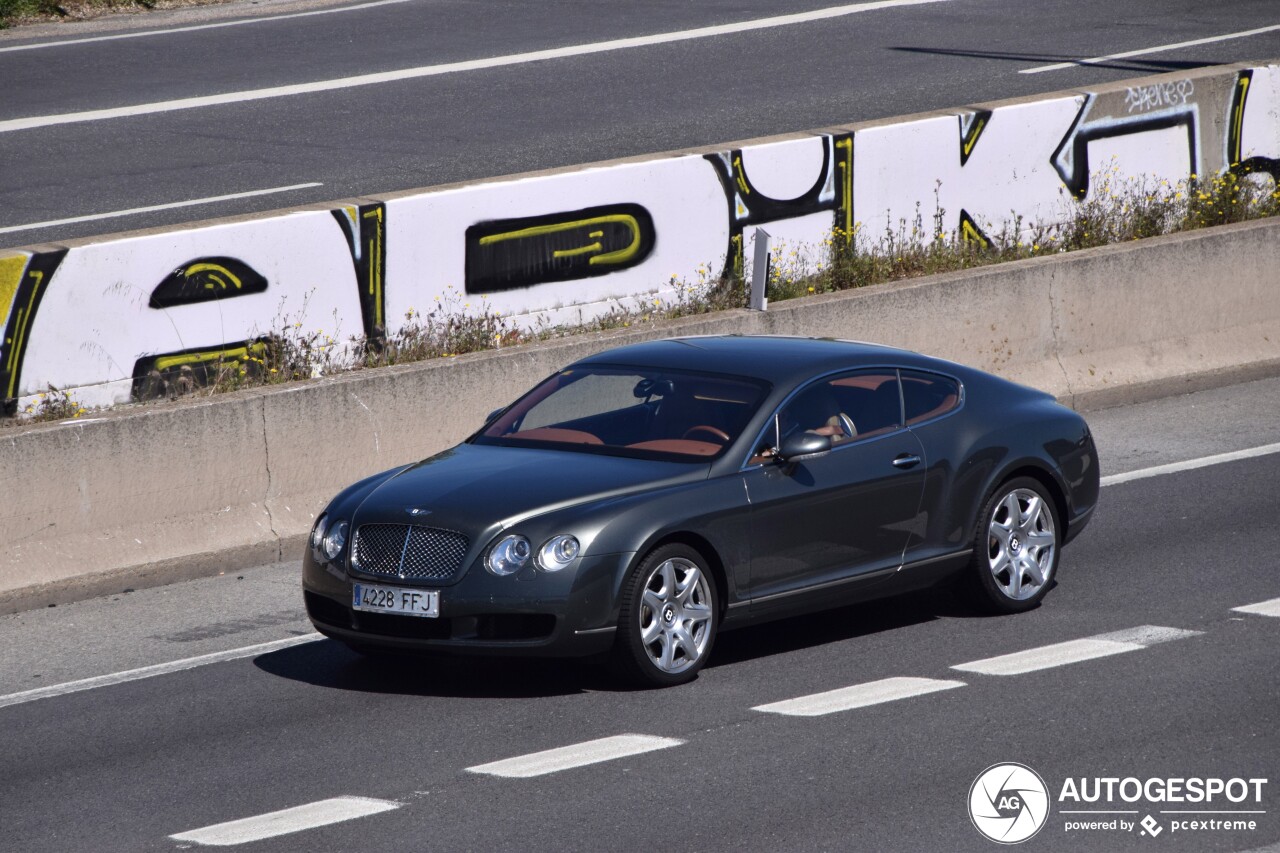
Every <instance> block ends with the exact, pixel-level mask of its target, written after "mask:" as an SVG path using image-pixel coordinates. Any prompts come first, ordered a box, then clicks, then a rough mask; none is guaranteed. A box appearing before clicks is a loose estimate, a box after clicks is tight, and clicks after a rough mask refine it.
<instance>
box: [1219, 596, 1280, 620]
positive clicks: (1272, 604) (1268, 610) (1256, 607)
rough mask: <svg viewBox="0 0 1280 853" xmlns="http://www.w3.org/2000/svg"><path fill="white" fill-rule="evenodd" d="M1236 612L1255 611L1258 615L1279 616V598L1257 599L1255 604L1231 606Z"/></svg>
mask: <svg viewBox="0 0 1280 853" xmlns="http://www.w3.org/2000/svg"><path fill="white" fill-rule="evenodd" d="M1231 609H1232V610H1233V611H1235V612H1236V613H1255V614H1257V615H1258V616H1276V617H1280V598H1272V599H1269V600H1267V601H1259V602H1258V603H1257V604H1246V605H1244V606H1243V607H1233V608H1231Z"/></svg>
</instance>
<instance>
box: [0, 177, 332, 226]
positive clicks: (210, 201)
mask: <svg viewBox="0 0 1280 853" xmlns="http://www.w3.org/2000/svg"><path fill="white" fill-rule="evenodd" d="M322 186H324V184H320V183H314V182H313V183H309V184H290V185H289V186H287V187H270V188H269V189H265V190H249V191H247V192H242V193H229V194H227V195H213V196H209V197H208V198H193V199H188V200H187V201H172V202H169V203H168V204H153V205H151V206H150V207H131V208H129V209H128V210H113V211H111V212H110V213H91V214H89V215H87V216H72V217H71V218H69V219H50V220H48V221H46V222H29V223H27V224H26V225H5V226H3V227H0V234H9V233H11V232H13V231H31V230H34V229H36V228H55V227H57V226H59V225H74V224H76V223H77V222H94V221H96V220H99V219H115V218H116V217H118V216H134V215H136V214H139V213H155V212H156V211H157V210H173V209H175V208H179V207H195V206H196V205H199V204H213V203H214V202H218V201H230V200H231V199H237V198H253V197H254V196H259V195H271V194H273V193H288V192H293V191H295V190H307V189H311V188H312V187H322Z"/></svg>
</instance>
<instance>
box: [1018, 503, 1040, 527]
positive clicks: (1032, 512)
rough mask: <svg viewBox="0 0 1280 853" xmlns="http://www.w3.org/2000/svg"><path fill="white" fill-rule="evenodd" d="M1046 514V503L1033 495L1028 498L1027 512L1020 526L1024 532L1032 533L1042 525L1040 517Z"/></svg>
mask: <svg viewBox="0 0 1280 853" xmlns="http://www.w3.org/2000/svg"><path fill="white" fill-rule="evenodd" d="M1043 512H1044V501H1042V500H1040V498H1039V497H1037V496H1035V495H1031V496H1030V497H1028V498H1027V512H1026V515H1024V516H1023V517H1022V519H1021V520H1020V521H1021V523H1020V524H1019V525H1018V526H1019V527H1020V528H1021V529H1022V530H1023V531H1024V532H1027V533H1030V532H1031V531H1033V530H1035V529H1036V528H1037V527H1038V526H1039V524H1040V515H1041V513H1043Z"/></svg>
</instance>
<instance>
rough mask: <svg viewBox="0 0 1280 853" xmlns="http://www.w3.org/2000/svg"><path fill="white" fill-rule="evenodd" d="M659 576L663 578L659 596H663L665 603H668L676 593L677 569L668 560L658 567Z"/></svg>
mask: <svg viewBox="0 0 1280 853" xmlns="http://www.w3.org/2000/svg"><path fill="white" fill-rule="evenodd" d="M658 574H659V576H661V578H662V589H661V590H659V591H658V595H660V596H662V600H663V601H668V600H669V599H670V598H671V597H672V596H673V595H674V594H675V591H676V568H675V566H673V565H671V561H670V560H667V561H666V562H665V563H663V564H662V565H661V566H659V567H658Z"/></svg>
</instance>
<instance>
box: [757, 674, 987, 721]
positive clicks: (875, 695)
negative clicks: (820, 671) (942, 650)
mask: <svg viewBox="0 0 1280 853" xmlns="http://www.w3.org/2000/svg"><path fill="white" fill-rule="evenodd" d="M955 687H964V682H963V681H942V680H939V679H936V678H907V677H901V676H900V677H896V678H883V679H881V680H879V681H869V682H867V683H866V684H855V685H853V686H852V687H841V688H839V689H838V690H828V691H826V692H824V693H814V694H812V695H810V696H798V697H796V698H795V699H787V700H784V701H782V702H771V703H769V704H768V705H757V706H756V707H754V708H752V709H751V710H753V711H763V712H765V713H766V714H786V715H787V716H790V717H820V716H822V715H823V714H834V713H836V712H838V711H850V710H853V709H854V708H865V707H866V706H867V705H879V704H880V703H881V702H893V701H896V700H898V699H909V698H911V697H912V696H923V695H925V694H926V693H937V692H938V691H939V690H951V689H952V688H955Z"/></svg>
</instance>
